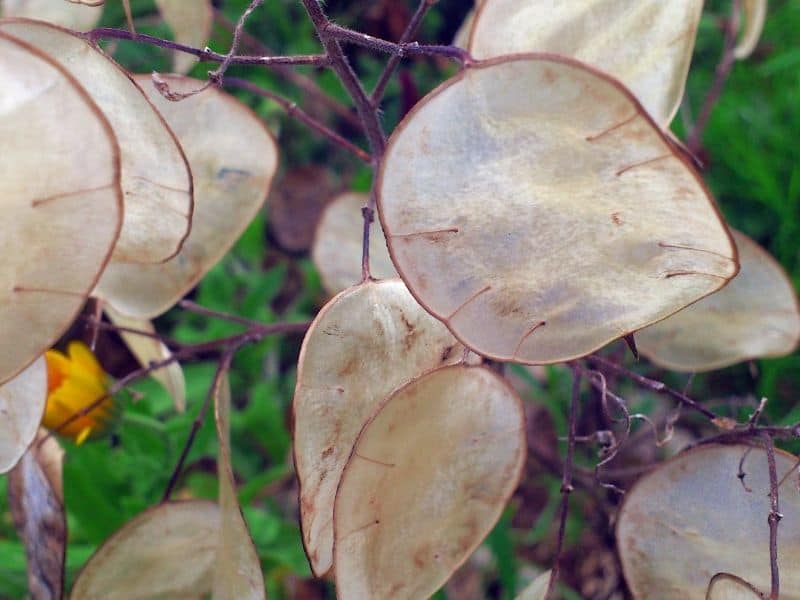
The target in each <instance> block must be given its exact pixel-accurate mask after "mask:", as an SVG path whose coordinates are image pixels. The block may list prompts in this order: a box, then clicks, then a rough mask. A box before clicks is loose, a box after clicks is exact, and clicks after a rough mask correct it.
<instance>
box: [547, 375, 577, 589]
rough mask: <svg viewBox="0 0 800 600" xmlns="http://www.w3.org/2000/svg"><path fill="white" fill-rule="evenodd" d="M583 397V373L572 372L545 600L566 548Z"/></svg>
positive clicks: (551, 587) (556, 579)
mask: <svg viewBox="0 0 800 600" xmlns="http://www.w3.org/2000/svg"><path fill="white" fill-rule="evenodd" d="M580 395H581V373H580V370H579V369H573V371H572V400H571V402H570V405H569V421H568V423H569V430H568V437H567V455H566V457H565V459H564V472H563V475H562V477H561V508H560V517H559V523H558V539H557V541H556V556H555V558H554V559H553V570H552V571H551V572H550V580H549V581H548V582H547V592H546V593H545V596H544V597H545V600H551V599H552V598H553V597H554V596H553V594H554V593H555V588H556V583H558V575H559V570H560V567H561V565H560V562H561V552H562V550H563V548H564V536H565V534H566V530H567V513H568V511H569V496H570V494H571V493H572V491H573V489H574V488H573V487H572V461H573V457H574V456H575V437H576V429H577V421H578V402H579V400H580Z"/></svg>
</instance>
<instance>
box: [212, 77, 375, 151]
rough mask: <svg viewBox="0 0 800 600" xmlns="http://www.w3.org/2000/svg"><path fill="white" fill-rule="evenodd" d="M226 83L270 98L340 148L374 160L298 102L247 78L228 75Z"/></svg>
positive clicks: (287, 112)
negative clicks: (305, 109)
mask: <svg viewBox="0 0 800 600" xmlns="http://www.w3.org/2000/svg"><path fill="white" fill-rule="evenodd" d="M225 85H226V86H232V87H236V88H239V89H243V90H247V91H248V92H250V93H251V94H255V95H257V96H261V97H262V98H269V99H270V100H272V101H273V102H275V103H276V104H277V105H278V106H280V107H281V108H282V109H283V110H285V111H286V114H287V115H289V116H290V117H292V118H295V119H297V120H298V121H300V122H301V123H303V124H304V125H306V126H307V127H308V128H309V129H311V130H312V131H314V132H315V133H318V134H320V135H321V136H323V137H325V138H327V139H328V140H329V141H331V142H333V143H334V144H336V145H337V146H339V147H340V148H343V149H345V150H347V151H348V152H350V153H352V154H353V155H355V156H356V157H358V158H359V159H361V160H362V161H364V162H365V163H367V164H369V163H371V162H372V157H371V156H370V155H369V153H368V152H365V151H364V150H362V149H361V148H359V147H358V146H356V145H355V144H354V143H352V142H351V141H350V140H348V139H347V138H345V137H343V136H341V135H339V134H338V133H336V132H335V131H333V130H332V129H330V128H329V127H328V126H327V125H325V124H324V123H320V122H319V121H317V120H316V119H315V118H314V117H312V116H310V115H309V114H308V113H306V112H304V111H303V109H301V108H300V107H299V106H297V104H296V103H294V102H292V101H291V100H287V99H286V98H284V97H282V96H280V95H279V94H276V93H275V92H273V91H270V90H267V89H264V88H262V87H259V86H257V85H255V84H254V83H251V82H249V81H247V80H246V79H238V78H236V77H228V78H226V79H225Z"/></svg>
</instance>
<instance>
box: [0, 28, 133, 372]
mask: <svg viewBox="0 0 800 600" xmlns="http://www.w3.org/2000/svg"><path fill="white" fill-rule="evenodd" d="M0 77H1V78H2V81H3V94H2V96H0V140H3V143H4V144H8V145H9V146H8V148H7V151H4V152H3V160H1V161H0V210H2V214H3V231H2V234H0V253H2V256H3V260H2V262H0V338H2V339H3V340H5V343H3V344H2V345H0V383H3V382H5V381H6V380H8V379H10V378H11V377H13V376H14V375H16V374H17V373H19V372H20V371H21V370H22V369H24V368H25V367H26V366H27V365H29V364H30V363H32V362H33V361H34V360H35V359H36V358H38V357H39V356H41V355H42V354H43V353H44V351H45V350H46V349H47V348H49V347H50V346H52V345H53V344H54V343H55V342H56V340H57V339H58V338H59V337H60V336H61V335H62V334H63V332H64V331H65V330H66V329H67V327H68V326H69V325H70V323H72V321H73V320H74V318H75V316H76V315H77V314H78V312H79V311H80V309H81V307H82V306H83V304H84V302H85V301H86V298H87V297H88V295H89V292H90V291H91V289H92V288H93V287H94V285H95V282H96V281H97V279H98V277H99V275H100V272H101V271H102V270H103V268H104V267H105V266H106V264H107V262H108V259H109V257H110V256H111V251H112V249H113V247H114V244H115V242H116V241H117V237H118V235H119V230H120V225H121V222H122V191H121V189H120V170H119V169H120V167H119V147H118V145H117V141H116V138H115V137H114V133H113V131H112V129H111V127H110V125H109V124H108V121H107V120H106V118H105V116H103V114H102V112H101V111H100V109H99V108H98V107H97V105H96V104H95V103H94V101H93V100H92V99H91V97H90V96H89V94H87V93H86V91H85V90H84V89H83V88H82V87H81V86H80V84H79V83H78V82H77V81H76V79H75V78H74V77H73V76H72V75H71V74H70V73H69V72H68V71H67V70H66V69H64V68H63V67H62V66H61V65H60V64H58V63H57V62H56V61H54V60H53V59H52V58H50V57H49V56H47V55H46V54H44V53H42V52H40V51H39V50H37V49H36V48H34V47H33V46H31V45H29V44H27V43H25V42H24V41H22V40H19V39H17V38H14V37H12V36H9V35H7V34H6V33H3V32H2V31H0ZM43 173H46V176H43Z"/></svg>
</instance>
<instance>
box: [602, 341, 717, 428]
mask: <svg viewBox="0 0 800 600" xmlns="http://www.w3.org/2000/svg"><path fill="white" fill-rule="evenodd" d="M586 358H587V360H588V361H589V362H591V363H594V364H598V365H602V366H603V367H605V368H606V369H608V370H610V371H613V372H615V373H618V374H620V375H623V376H625V377H627V378H628V379H631V380H632V381H633V382H634V383H636V384H638V385H639V386H641V387H643V388H646V389H648V390H651V391H653V392H656V393H658V394H663V395H666V396H669V397H671V398H674V399H675V400H677V401H679V402H680V403H681V404H683V405H685V406H687V407H689V408H691V409H692V410H694V411H696V412H699V413H700V414H702V415H703V416H704V417H706V418H708V419H711V420H714V419H717V418H718V417H717V414H716V413H715V412H714V411H711V410H709V409H707V408H706V407H705V406H703V405H701V404H699V403H698V402H697V401H696V400H694V399H692V398H690V397H689V396H687V395H686V394H684V393H683V392H679V391H678V390H674V389H672V388H670V387H668V386H667V384H665V383H663V382H661V381H656V380H655V379H650V378H649V377H645V376H644V375H639V374H638V373H635V372H633V371H631V370H630V369H627V368H625V367H623V366H622V365H619V364H617V363H615V362H613V361H611V360H608V359H607V358H604V357H602V356H599V355H597V354H592V355H590V356H587V357H586Z"/></svg>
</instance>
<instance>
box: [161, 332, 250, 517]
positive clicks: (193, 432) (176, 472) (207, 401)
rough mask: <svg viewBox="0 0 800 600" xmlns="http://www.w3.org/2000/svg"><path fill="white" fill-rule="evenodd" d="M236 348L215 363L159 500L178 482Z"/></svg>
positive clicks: (165, 499) (166, 495)
mask: <svg viewBox="0 0 800 600" xmlns="http://www.w3.org/2000/svg"><path fill="white" fill-rule="evenodd" d="M237 348H238V347H233V348H229V349H227V350H226V351H225V353H224V354H223V355H222V358H221V359H220V361H219V365H217V370H216V372H215V373H214V379H212V381H211V385H210V386H209V387H208V391H207V392H206V397H205V398H204V399H203V405H202V406H201V407H200V410H199V411H198V412H197V416H196V417H195V418H194V421H192V427H191V429H190V430H189V435H188V436H187V437H186V443H184V445H183V450H182V451H181V455H180V457H179V458H178V462H177V463H176V465H175V468H174V469H173V470H172V475H170V478H169V481H168V482H167V487H166V488H164V494H163V495H162V496H161V502H167V501H168V500H169V497H170V496H171V495H172V490H174V489H175V485H176V484H177V483H178V477H179V476H180V474H181V472H182V471H183V465H184V464H185V463H186V457H187V456H188V455H189V450H191V448H192V445H193V444H194V439H195V437H197V432H198V431H200V428H201V427H202V426H203V423H204V422H205V420H206V414H208V408H209V406H211V401H212V399H213V398H214V395H215V393H216V392H217V390H218V389H219V385H220V382H221V381H222V378H223V377H224V376H225V374H226V373H227V372H228V370H229V369H230V366H231V361H232V360H233V355H234V354H235V353H236V350H237Z"/></svg>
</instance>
